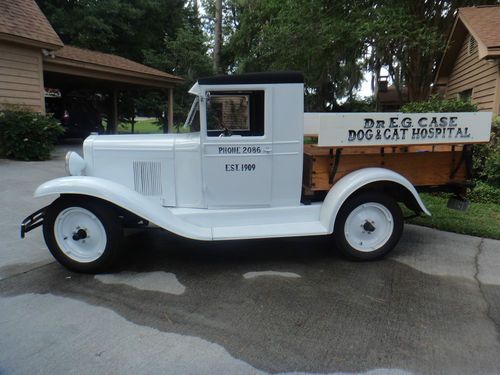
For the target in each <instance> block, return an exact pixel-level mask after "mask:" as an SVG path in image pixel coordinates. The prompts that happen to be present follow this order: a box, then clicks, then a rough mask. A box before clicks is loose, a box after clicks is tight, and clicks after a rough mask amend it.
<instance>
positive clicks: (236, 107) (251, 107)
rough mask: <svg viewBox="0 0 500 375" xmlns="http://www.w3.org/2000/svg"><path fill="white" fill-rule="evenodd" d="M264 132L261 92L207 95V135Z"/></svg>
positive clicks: (262, 97)
mask: <svg viewBox="0 0 500 375" xmlns="http://www.w3.org/2000/svg"><path fill="white" fill-rule="evenodd" d="M233 134H235V135H241V136H262V135H264V91H260V90H259V91H245V92H218V91H212V92H210V93H209V95H208V97H207V135H208V136H209V137H218V136H231V135H233Z"/></svg>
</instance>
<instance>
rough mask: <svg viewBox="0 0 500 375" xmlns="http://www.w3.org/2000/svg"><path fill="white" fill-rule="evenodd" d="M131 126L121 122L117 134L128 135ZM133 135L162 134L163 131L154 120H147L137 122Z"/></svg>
mask: <svg viewBox="0 0 500 375" xmlns="http://www.w3.org/2000/svg"><path fill="white" fill-rule="evenodd" d="M130 128H131V125H130V124H129V123H125V122H121V123H120V125H118V134H130V132H131V130H130ZM134 133H136V134H154V133H163V130H162V129H161V127H160V126H158V122H157V121H156V119H149V120H144V121H138V122H136V123H135V128H134Z"/></svg>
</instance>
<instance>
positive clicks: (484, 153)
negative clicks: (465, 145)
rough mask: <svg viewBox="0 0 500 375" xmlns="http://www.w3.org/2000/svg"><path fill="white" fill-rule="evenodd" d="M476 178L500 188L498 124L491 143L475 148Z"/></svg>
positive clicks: (495, 125)
mask: <svg viewBox="0 0 500 375" xmlns="http://www.w3.org/2000/svg"><path fill="white" fill-rule="evenodd" d="M499 117H500V116H499ZM474 176H476V177H477V178H478V179H480V180H482V181H485V182H487V183H489V184H491V185H493V186H495V187H497V188H500V125H499V124H497V123H496V122H493V125H492V128H491V138H490V143H487V144H482V145H475V146H474Z"/></svg>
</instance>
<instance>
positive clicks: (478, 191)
mask: <svg viewBox="0 0 500 375" xmlns="http://www.w3.org/2000/svg"><path fill="white" fill-rule="evenodd" d="M467 198H468V199H469V200H470V201H471V202H475V203H496V204H498V202H500V188H498V187H494V186H492V185H489V184H486V183H484V182H478V183H477V184H476V186H475V187H474V189H471V190H470V191H469V192H468V193H467Z"/></svg>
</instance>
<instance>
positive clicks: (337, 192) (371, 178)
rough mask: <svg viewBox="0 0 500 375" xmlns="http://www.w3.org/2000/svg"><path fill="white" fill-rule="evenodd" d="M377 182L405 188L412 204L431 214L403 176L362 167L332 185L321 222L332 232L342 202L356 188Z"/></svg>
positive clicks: (321, 214)
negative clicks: (411, 199)
mask: <svg viewBox="0 0 500 375" xmlns="http://www.w3.org/2000/svg"><path fill="white" fill-rule="evenodd" d="M379 182H380V183H384V182H388V183H394V184H397V185H398V186H400V187H401V188H403V189H406V191H407V192H408V193H410V194H411V197H412V198H413V200H414V202H412V203H414V204H413V206H415V207H418V208H419V209H420V211H422V212H423V213H425V214H426V215H429V216H430V215H431V213H430V212H429V211H428V210H427V208H426V207H425V205H424V203H423V202H422V199H420V196H419V195H418V193H417V191H416V190H415V187H414V186H413V185H412V184H411V182H410V181H408V180H407V179H406V178H405V177H403V176H401V175H400V174H399V173H396V172H394V171H391V170H389V169H385V168H363V169H359V170H357V171H354V172H352V173H349V174H348V175H346V176H344V177H342V178H341V179H340V180H339V181H338V182H336V183H335V185H333V187H332V188H331V189H330V191H329V192H328V194H327V195H326V198H325V200H324V201H323V204H322V206H321V212H320V221H321V224H322V225H323V226H324V227H325V228H327V229H328V230H329V232H330V233H332V232H333V227H334V224H335V219H336V217H337V214H338V212H339V210H340V208H341V207H342V205H343V204H344V202H345V201H346V200H347V199H348V198H349V197H350V196H351V195H352V194H354V193H356V192H357V191H358V190H360V189H362V188H364V187H367V185H370V184H373V183H379Z"/></svg>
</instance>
